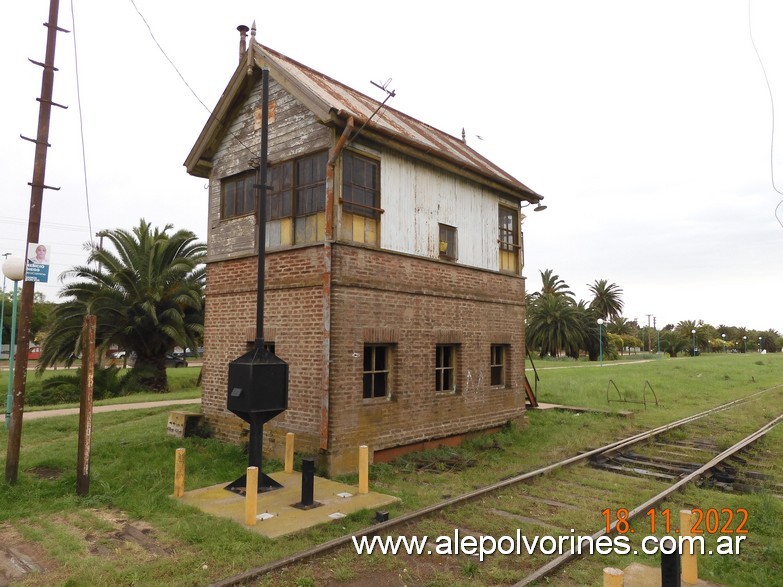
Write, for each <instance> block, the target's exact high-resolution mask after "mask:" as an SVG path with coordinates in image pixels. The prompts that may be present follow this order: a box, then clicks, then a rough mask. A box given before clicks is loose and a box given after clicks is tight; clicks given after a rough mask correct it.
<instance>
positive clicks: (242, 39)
mask: <svg viewBox="0 0 783 587" xmlns="http://www.w3.org/2000/svg"><path fill="white" fill-rule="evenodd" d="M237 30H238V31H239V62H240V63H242V59H243V58H244V57H245V53H246V52H247V31H249V30H250V29H248V28H247V27H246V26H245V25H243V24H241V25H239V26H238V27H237Z"/></svg>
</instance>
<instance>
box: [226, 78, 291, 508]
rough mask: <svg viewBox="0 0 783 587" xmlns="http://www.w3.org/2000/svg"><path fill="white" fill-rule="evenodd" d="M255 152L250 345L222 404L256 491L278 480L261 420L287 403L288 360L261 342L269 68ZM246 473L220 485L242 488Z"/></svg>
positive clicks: (235, 364) (234, 367) (236, 363)
mask: <svg viewBox="0 0 783 587" xmlns="http://www.w3.org/2000/svg"><path fill="white" fill-rule="evenodd" d="M261 84H262V103H261V108H262V114H261V153H260V164H259V168H258V174H257V176H256V177H257V184H256V185H255V186H254V187H255V188H256V189H257V190H258V191H257V193H258V198H257V200H256V219H257V226H258V291H257V294H256V340H255V347H254V348H253V349H252V350H251V351H249V352H247V353H245V354H244V355H242V356H241V357H238V358H237V359H234V360H233V361H231V362H230V363H229V365H228V398H227V402H226V407H227V408H228V409H229V411H231V412H233V413H234V414H236V415H237V416H239V417H240V418H242V419H243V420H245V421H246V422H248V423H249V424H250V441H249V444H248V467H258V491H259V493H260V492H262V491H270V490H272V489H277V488H279V487H280V484H279V483H277V482H276V481H275V480H273V479H271V478H270V477H268V476H267V475H264V474H263V473H262V472H261V460H262V449H263V436H264V424H265V423H266V422H268V421H269V420H271V419H272V418H274V417H275V416H277V415H278V414H280V413H282V412H284V411H285V410H286V409H287V408H288V365H287V364H286V363H285V361H283V360H282V359H280V358H279V357H277V356H276V355H274V354H273V353H271V352H269V351H268V350H266V349H265V348H264V272H265V270H264V265H265V261H266V255H265V252H266V251H265V244H266V193H267V149H268V135H269V70H267V69H263V70H262V71H261ZM246 486H247V479H246V475H242V476H241V477H240V478H239V479H237V480H236V481H234V482H232V483H231V484H229V485H228V486H226V489H228V490H229V491H234V492H237V493H245V488H246Z"/></svg>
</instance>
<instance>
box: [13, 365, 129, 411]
mask: <svg viewBox="0 0 783 587" xmlns="http://www.w3.org/2000/svg"><path fill="white" fill-rule="evenodd" d="M81 378H82V374H81V369H77V370H76V371H75V372H74V373H72V374H63V375H55V376H54V377H50V378H49V379H44V380H43V381H41V384H40V385H36V386H31V387H28V389H27V394H26V403H27V404H28V405H31V406H48V405H52V404H70V403H78V402H79V399H80V397H81ZM126 381H128V376H127V375H125V374H123V372H122V370H121V369H119V368H117V367H115V366H113V365H111V366H109V367H106V368H105V369H98V370H97V371H95V375H94V378H93V396H92V397H93V399H94V400H100V399H106V398H109V397H117V396H120V395H124V394H125V393H126V389H127V387H126V385H125V383H126Z"/></svg>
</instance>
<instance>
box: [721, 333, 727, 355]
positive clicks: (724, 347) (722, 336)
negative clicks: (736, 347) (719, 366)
mask: <svg viewBox="0 0 783 587" xmlns="http://www.w3.org/2000/svg"><path fill="white" fill-rule="evenodd" d="M720 337H721V338H722V339H723V352H724V353H725V352H727V351H726V334H725V333H724V334H721V335H720Z"/></svg>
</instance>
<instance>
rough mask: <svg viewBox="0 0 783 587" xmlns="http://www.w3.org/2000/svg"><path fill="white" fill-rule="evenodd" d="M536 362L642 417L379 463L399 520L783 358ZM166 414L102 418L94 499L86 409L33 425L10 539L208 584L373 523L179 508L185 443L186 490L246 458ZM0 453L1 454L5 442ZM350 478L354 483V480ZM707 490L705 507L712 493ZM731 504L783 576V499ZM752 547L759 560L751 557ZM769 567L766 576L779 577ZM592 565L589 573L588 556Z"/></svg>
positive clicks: (11, 490)
mask: <svg viewBox="0 0 783 587" xmlns="http://www.w3.org/2000/svg"><path fill="white" fill-rule="evenodd" d="M537 367H538V368H539V374H540V377H541V383H540V387H539V392H540V396H539V397H540V399H541V401H546V402H553V403H564V404H569V405H582V406H593V407H598V408H602V409H609V410H612V411H619V410H633V411H634V412H635V417H634V418H621V417H616V416H612V415H607V414H579V415H576V414H572V413H566V412H557V411H531V412H530V413H529V415H528V424H527V426H511V427H508V428H507V429H505V430H504V431H503V432H501V433H499V434H497V435H495V436H494V437H484V438H479V439H476V440H473V441H471V442H468V443H466V444H465V445H464V446H463V447H460V448H458V449H454V448H449V449H445V448H444V449H439V450H436V451H429V452H427V453H418V454H414V455H409V456H408V457H405V458H402V459H399V460H398V461H396V462H394V463H386V464H377V465H373V466H372V468H371V487H372V489H374V490H377V491H381V492H384V493H390V494H394V495H397V496H399V497H401V498H402V503H401V504H399V505H396V506H393V507H392V508H391V509H390V512H391V515H392V516H395V515H399V514H400V513H402V512H405V511H411V510H413V509H417V508H420V507H422V506H425V505H428V504H431V503H435V502H437V501H440V500H441V499H443V498H444V497H445V496H449V495H457V494H459V493H462V492H465V491H470V490H472V489H474V488H476V487H478V486H483V485H487V484H490V483H492V482H495V481H497V480H499V479H501V478H504V477H508V476H510V475H513V474H515V473H520V472H523V471H527V470H531V469H534V468H536V467H537V466H540V465H542V464H545V463H548V462H551V461H553V460H555V459H558V458H562V457H564V456H571V455H573V454H575V453H576V452H578V451H579V450H583V449H585V448H587V447H595V446H598V445H600V444H604V443H606V442H608V441H609V440H612V439H615V438H619V437H622V436H624V435H627V434H630V433H633V432H636V431H639V430H641V429H647V428H650V427H653V426H655V425H658V424H662V423H665V422H669V421H672V420H676V419H678V418H680V417H682V416H685V415H687V414H691V413H694V412H697V411H701V410H703V409H706V408H708V407H711V406H714V405H718V404H721V403H725V402H727V401H730V400H732V399H736V398H738V397H741V396H745V395H748V394H750V393H753V392H755V391H758V390H759V389H762V388H767V387H772V386H775V385H778V384H781V383H783V354H781V355H756V354H748V355H705V356H701V357H696V358H682V359H661V360H657V361H655V360H654V361H651V362H648V363H630V362H628V361H623V362H617V363H612V362H605V363H604V367H603V368H599V367H598V366H597V365H595V364H589V363H587V364H586V363H576V364H575V366H573V367H571V366H569V365H568V364H567V363H548V362H545V361H544V362H542V361H539V362H537ZM189 371H191V369H178V370H170V371H169V375H170V376H172V375H176V376H179V375H180V374H179V373H178V372H182V376H183V377H184V376H185V374H186V373H187V372H189ZM193 373H195V374H197V370H195V371H193ZM193 376H194V377H195V375H193ZM609 379H612V380H613V381H614V382H615V383H616V385H617V386H618V388H619V389H620V390H622V392H623V393H625V394H627V397H629V398H633V397H636V398H639V397H641V391H642V389H643V388H644V386H645V381H647V382H649V384H650V386H651V387H652V388H653V389H654V391H655V393H656V394H657V396H658V400H659V403H660V405H659V406H658V407H654V406H648V408H647V409H646V410H645V409H644V407H643V406H641V405H639V404H621V403H612V404H607V402H606V389H607V385H608V381H609ZM648 393H649V391H648ZM634 394H636V395H634ZM132 397H133V398H134V399H135V398H136V396H132ZM154 397H155V398H159V399H162V398H169V397H172V396H171V394H166V395H163V396H161V395H159V394H154ZM120 399H123V400H125V399H126V398H120ZM127 399H129V398H127ZM147 399H149V398H147ZM763 401H766V402H768V403H769V412H770V419H771V417H772V416H773V414H774V415H777V413H779V412H780V411H781V409H783V388H782V389H780V390H776V391H773V392H771V393H770V394H768V397H767V398H766V399H765V400H763ZM167 416H168V409H166V408H157V409H143V410H134V411H129V412H114V413H104V414H96V415H95V416H94V420H93V421H94V428H93V444H92V447H93V449H92V469H91V472H92V478H91V486H90V495H89V497H87V498H77V497H76V495H75V479H76V473H75V468H76V443H77V425H78V419H77V417H76V416H68V417H57V418H51V419H45V420H39V421H31V422H29V423H26V424H25V425H24V429H23V435H22V452H21V459H20V475H19V482H18V483H17V484H16V485H14V486H9V485H7V484H5V482H0V503H2V504H3V507H2V508H0V540H3V541H4V543H5V544H8V543H18V544H22V545H24V546H25V548H28V549H29V550H30V551H32V552H34V553H35V554H36V555H37V556H38V557H40V558H41V559H42V560H43V561H45V563H46V568H47V571H46V575H45V576H46V579H47V580H46V581H44V583H46V584H52V585H68V586H69V587H77V586H82V585H84V586H87V585H156V586H157V585H167V586H168V585H172V586H178V585H183V586H184V585H195V584H199V585H200V584H205V583H209V582H210V581H214V580H217V579H219V578H223V577H226V576H229V575H233V574H236V573H239V572H241V571H243V570H245V569H247V568H250V567H254V566H258V565H261V564H264V563H266V562H270V561H272V560H277V559H279V558H281V557H283V556H285V555H287V554H290V553H293V552H296V551H299V550H302V549H304V548H307V547H309V546H312V545H315V544H318V543H320V542H323V541H325V540H328V539H330V538H332V537H335V536H337V535H342V534H344V533H346V532H350V531H354V530H357V529H359V528H363V527H365V526H368V525H369V524H370V521H371V519H372V517H373V515H374V512H358V513H356V514H353V515H351V516H348V517H347V518H344V519H342V520H340V521H338V522H334V523H332V524H327V525H324V526H321V527H318V528H315V529H312V530H308V531H304V532H300V533H298V534H296V535H293V536H289V537H283V538H278V539H275V540H270V539H266V538H264V537H261V536H259V535H256V534H254V533H251V532H247V531H246V530H244V529H243V528H242V527H240V526H237V525H235V524H233V523H231V522H228V521H225V520H219V519H215V518H211V517H209V516H207V515H204V514H202V513H201V512H200V511H197V510H195V509H193V508H190V507H186V506H183V505H181V504H179V503H178V502H176V501H174V500H172V499H171V498H170V497H169V496H170V494H171V492H172V490H173V465H174V451H175V449H176V448H178V447H180V446H184V447H185V448H186V449H187V470H188V475H187V479H186V489H188V490H189V489H194V488H197V487H204V486H208V485H212V484H215V483H219V482H225V481H229V480H232V479H234V478H236V477H237V476H238V475H239V474H240V473H241V472H242V471H243V470H244V467H245V466H246V463H247V460H246V456H245V455H244V454H243V453H242V451H241V449H240V448H239V447H236V446H231V445H225V444H222V443H219V442H217V441H215V440H212V439H202V438H187V439H184V440H183V439H175V438H173V437H170V436H167V435H166V422H167ZM738 417H739V418H741V417H742V415H741V413H740V414H739V415H738ZM776 438H778V439H779V438H780V435H779V434H778V436H776ZM5 443H6V432H5V430H4V429H1V430H0V444H2V445H5ZM0 456H2V457H4V456H5V451H3V454H2V455H0ZM3 461H4V459H3ZM444 463H448V466H444ZM479 465H480V466H479ZM280 468H282V467H281V465H280V463H278V462H275V461H273V460H269V459H267V460H266V461H265V469H266V470H268V471H273V470H279V469H280ZM342 480H345V481H349V482H356V476H347V477H344V478H342ZM708 493H709V495H710V496H711V497H709V499H712V500H713V501H714V502H715V503H719V502H721V500H722V499H723V497H721V494H716V493H715V492H708ZM715 495H717V497H715ZM699 499H700V500H701V501H703V502H704V503H708V498H706V497H704V498H702V497H701V496H700V497H699ZM732 499H734V500H739V501H738V502H737V503H740V502H742V503H747V504H748V505H747V506H745V507H747V508H748V509H749V511H750V513H751V516H753V517H752V518H751V519H758V520H759V526H757V528H759V529H760V530H759V532H761V531H762V530H763V533H764V534H763V540H761V538H760V539H759V540H760V544H762V545H763V546H762V548H763V549H765V553H767V554H769V556H768V557H767V556H765V557H762V556H757V557H756V559H757V560H756V559H754V562H755V563H756V564H759V565H762V566H764V565H767V566H768V567H769V569H772V571H780V574H779V575H777V576H778V577H780V576H783V568H781V565H783V562H781V561H782V560H783V555H781V552H780V550H781V549H780V545H781V544H783V527H781V525H780V524H777V525H774V524H767V523H766V522H764V523H763V525H762V522H763V520H766V519H767V518H768V517H769V516H773V517H774V516H776V518H775V519H777V520H780V519H783V504H781V503H780V502H779V500H777V501H776V500H773V499H763V498H755V497H754V498H753V499H747V500H745V501H744V502H743V501H742V499H741V496H734V497H733V498H732ZM725 503H726V504H727V505H726V506H725V507H734V505H735V504H734V502H731V504H730V503H729V501H728V498H727V500H726V502H725ZM672 507H675V505H672ZM762 509H763V510H764V511H761V510H762ZM762 516H763V517H762ZM127 521H133V522H135V523H136V524H141V525H143V526H144V527H145V528H146V532H147V536H148V537H149V538H150V540H151V541H154V544H155V545H156V546H155V547H156V549H157V550H155V549H152V550H150V549H143V548H139V547H138V546H137V545H135V544H130V543H129V542H128V541H126V540H121V539H119V538H118V535H119V534H121V528H122V526H123V524H124V523H126V522H127ZM9 541H10V542H9ZM775 545H777V546H775ZM749 550H750V554H749V555H748V556H751V557H752V556H754V555H753V552H754V551H753V550H752V549H749ZM756 555H758V552H756ZM743 560H744V559H742V558H737V559H732V560H731V561H722V560H721V561H717V562H715V563H714V564H713V565H712V566H710V567H709V572H710V576H712V577H715V578H716V579H715V580H722V581H723V582H724V583H726V584H735V583H731V582H730V581H729V580H728V579H727V577H729V578H730V577H732V576H736V574H737V568H738V567H739V568H742V565H743V564H744V562H743ZM765 561H768V562H765ZM628 562H630V561H628ZM721 565H722V567H721ZM724 567H725V568H724ZM579 569H581V567H578V570H579ZM769 569H768V572H767V574H766V575H763V576H765V577H774V576H775V575H774V574H771V571H769ZM580 572H581V571H580ZM583 572H586V573H588V574H589V573H590V572H592V570H591V567H590V566H589V564H588V565H587V566H586V570H585V571H583ZM731 573H733V575H732V574H731ZM348 575H350V573H348ZM348 575H346V576H348ZM760 576H761V575H760ZM598 582H600V581H598ZM596 583H597V582H596ZM21 584H27V585H40V584H42V583H41V577H40V576H37V577H36V576H35V575H31V576H30V577H29V578H28V579H27V582H26V583H21ZM302 584H306V581H305V582H304V583H302ZM567 584H579V583H574V582H571V583H567ZM736 584H744V585H751V584H754V583H750V582H745V583H736ZM762 584H766V585H774V584H775V582H774V581H772V582H766V583H762ZM777 584H778V585H779V584H780V583H777Z"/></svg>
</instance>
